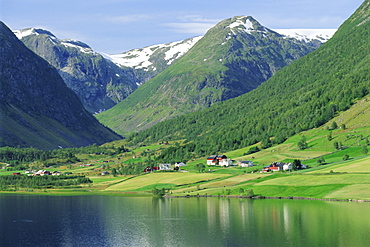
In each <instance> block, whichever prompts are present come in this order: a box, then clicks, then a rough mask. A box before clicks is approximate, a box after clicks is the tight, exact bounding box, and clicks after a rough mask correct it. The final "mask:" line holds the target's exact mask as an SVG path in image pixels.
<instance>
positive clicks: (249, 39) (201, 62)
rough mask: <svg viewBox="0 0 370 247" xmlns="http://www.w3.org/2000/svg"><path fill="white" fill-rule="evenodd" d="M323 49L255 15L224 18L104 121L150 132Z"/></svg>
mask: <svg viewBox="0 0 370 247" xmlns="http://www.w3.org/2000/svg"><path fill="white" fill-rule="evenodd" d="M317 45H318V44H317V43H315V42H309V43H306V42H305V41H300V40H297V39H293V38H288V37H286V36H283V35H280V34H278V33H276V32H274V31H272V30H270V29H268V28H266V27H264V26H262V25H261V24H259V23H258V22H257V21H256V20H255V19H253V18H252V17H247V16H239V17H234V18H230V19H227V20H224V21H222V22H220V23H219V24H217V25H216V26H215V27H213V28H211V29H210V30H209V31H208V32H207V34H206V35H205V36H204V37H203V38H202V39H200V40H199V41H198V42H197V43H196V44H195V45H194V46H193V47H192V48H191V49H190V50H189V51H188V52H187V53H186V54H185V55H183V56H182V57H180V58H179V59H177V60H176V61H174V62H173V63H172V64H171V66H169V67H168V68H167V69H165V70H164V71H163V72H162V73H160V74H158V75H157V76H156V77H154V78H153V79H151V80H150V81H148V82H147V83H145V84H144V85H142V86H141V87H139V88H138V89H137V90H136V91H135V92H134V93H133V94H131V95H130V96H129V97H127V98H126V99H125V100H124V101H122V102H120V103H119V104H118V105H116V106H115V107H114V108H112V109H110V110H109V111H106V112H104V113H102V114H100V115H98V119H99V120H100V121H101V122H103V123H104V124H105V125H107V126H109V127H111V128H112V129H114V130H115V131H117V132H120V133H125V132H130V131H137V130H142V129H146V128H148V127H150V126H153V125H154V124H156V123H157V122H160V121H163V120H165V119H170V118H173V117H175V116H178V115H182V114H184V113H188V112H193V111H197V110H200V109H203V108H205V107H209V106H210V105H212V104H214V103H215V102H218V101H224V100H227V99H230V98H234V97H237V96H239V95H241V94H244V93H246V92H249V91H251V90H252V89H254V88H256V87H257V86H258V85H260V84H261V83H262V82H264V81H266V80H267V79H268V78H270V77H271V76H272V75H273V74H274V73H276V71H278V70H280V69H281V68H283V67H284V66H286V65H288V64H290V63H291V62H293V61H294V60H296V59H298V58H299V57H302V56H304V55H306V54H307V53H309V52H311V51H313V50H315V49H316V48H317Z"/></svg>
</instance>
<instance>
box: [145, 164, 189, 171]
mask: <svg viewBox="0 0 370 247" xmlns="http://www.w3.org/2000/svg"><path fill="white" fill-rule="evenodd" d="M182 166H186V164H185V163H184V162H176V163H175V165H174V168H173V170H175V171H178V170H180V167H182ZM171 169H172V168H171V164H159V165H158V166H153V167H150V166H147V167H146V168H145V169H144V172H152V171H168V170H171Z"/></svg>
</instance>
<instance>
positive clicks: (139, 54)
mask: <svg viewBox="0 0 370 247" xmlns="http://www.w3.org/2000/svg"><path fill="white" fill-rule="evenodd" d="M200 38H201V37H200V36H199V37H194V38H188V39H185V40H181V41H177V42H170V43H167V44H159V45H152V46H148V47H144V48H141V49H133V50H130V51H128V52H124V53H121V54H115V55H106V57H107V58H109V59H111V60H112V61H113V62H114V63H116V64H117V65H119V66H121V67H129V68H132V69H133V71H134V73H135V76H136V78H137V80H138V81H139V82H140V83H141V84H142V83H144V82H146V81H148V80H149V79H151V78H153V77H154V76H155V75H157V74H158V73H160V72H162V71H163V70H164V69H165V68H167V67H168V66H169V65H170V64H171V63H172V62H173V61H175V60H176V59H178V58H180V57H181V56H183V55H184V54H185V53H186V52H187V51H188V50H189V49H190V48H191V47H193V46H194V45H195V43H196V42H198V40H199V39H200Z"/></svg>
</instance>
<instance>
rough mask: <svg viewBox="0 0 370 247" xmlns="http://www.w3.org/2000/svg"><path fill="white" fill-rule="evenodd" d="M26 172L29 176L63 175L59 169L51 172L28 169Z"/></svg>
mask: <svg viewBox="0 0 370 247" xmlns="http://www.w3.org/2000/svg"><path fill="white" fill-rule="evenodd" d="M24 173H26V174H28V176H50V175H52V176H59V175H61V173H60V172H58V171H54V172H50V171H47V170H39V171H30V170H26V171H25V172H24Z"/></svg>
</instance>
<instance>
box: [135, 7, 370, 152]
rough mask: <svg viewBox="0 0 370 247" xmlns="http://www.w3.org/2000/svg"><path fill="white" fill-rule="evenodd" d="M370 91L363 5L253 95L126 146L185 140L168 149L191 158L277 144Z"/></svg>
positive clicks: (368, 12) (367, 14) (369, 12)
mask: <svg viewBox="0 0 370 247" xmlns="http://www.w3.org/2000/svg"><path fill="white" fill-rule="evenodd" d="M369 90H370V4H369V0H366V1H365V2H364V3H363V4H362V5H361V6H360V7H359V9H358V10H357V11H356V12H355V13H354V14H353V15H352V16H351V17H350V18H349V19H348V20H347V21H345V22H344V23H343V25H342V26H341V27H340V29H339V30H338V31H337V33H336V34H335V35H334V36H333V38H332V39H330V40H329V41H328V42H327V43H325V44H324V45H322V46H321V47H320V48H319V49H318V50H316V51H314V52H312V53H310V54H308V55H307V56H305V57H303V58H301V59H299V60H297V61H296V62H294V63H293V64H291V65H289V66H287V67H285V68H284V69H282V70H280V71H279V72H277V73H276V74H275V75H274V76H273V77H272V78H271V79H269V80H268V81H267V82H265V83H263V84H262V85H261V86H259V87H258V88H257V89H255V90H253V91H252V92H249V93H247V94H244V95H242V96H240V97H237V98H235V99H231V100H228V101H224V102H220V103H217V104H215V105H213V106H212V107H210V108H208V109H205V110H201V111H198V112H194V113H191V114H187V115H184V116H181V117H178V118H176V119H172V120H169V121H165V122H162V123H159V124H157V125H155V126H154V127H152V128H150V129H147V130H144V131H141V132H139V133H136V134H134V135H132V136H130V137H129V138H128V139H129V141H130V142H132V143H142V142H148V143H149V142H157V141H161V140H162V141H168V140H185V141H184V145H183V146H178V147H177V148H171V150H169V151H170V152H176V153H178V156H182V157H184V158H191V157H193V156H202V155H207V154H212V153H218V152H225V151H227V150H232V149H236V148H239V147H245V146H248V145H251V144H254V143H257V142H259V141H261V142H262V146H263V147H268V146H271V145H273V144H274V143H281V142H282V141H284V140H285V139H286V138H287V137H289V136H291V135H293V134H295V133H298V132H300V131H302V130H307V129H311V128H314V127H318V126H321V125H323V124H324V123H326V122H327V121H329V120H330V119H331V118H333V117H334V116H335V115H336V114H337V113H338V112H339V111H343V110H346V109H348V108H349V107H350V106H351V104H352V103H353V102H354V101H355V100H356V99H361V98H362V97H364V96H365V95H367V94H369Z"/></svg>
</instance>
